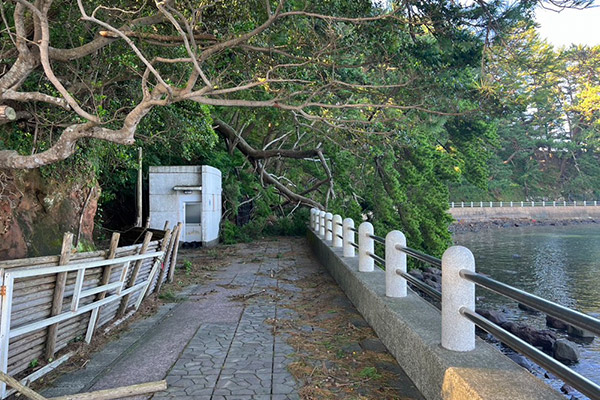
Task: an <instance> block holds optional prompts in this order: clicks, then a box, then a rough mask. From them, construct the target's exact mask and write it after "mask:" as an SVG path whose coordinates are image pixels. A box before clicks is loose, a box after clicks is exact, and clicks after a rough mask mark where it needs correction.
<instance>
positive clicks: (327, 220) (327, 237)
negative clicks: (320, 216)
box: [325, 213, 333, 240]
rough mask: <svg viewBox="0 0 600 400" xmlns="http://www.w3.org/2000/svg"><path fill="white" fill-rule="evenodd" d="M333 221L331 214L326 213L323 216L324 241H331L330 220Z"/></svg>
mask: <svg viewBox="0 0 600 400" xmlns="http://www.w3.org/2000/svg"><path fill="white" fill-rule="evenodd" d="M332 219H333V214H331V213H327V214H325V240H331V238H332V237H333V235H332V232H331V231H332V230H333V229H332V225H333V224H332V223H331V222H332V221H331V220H332Z"/></svg>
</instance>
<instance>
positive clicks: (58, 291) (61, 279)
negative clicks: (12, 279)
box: [46, 232, 73, 360]
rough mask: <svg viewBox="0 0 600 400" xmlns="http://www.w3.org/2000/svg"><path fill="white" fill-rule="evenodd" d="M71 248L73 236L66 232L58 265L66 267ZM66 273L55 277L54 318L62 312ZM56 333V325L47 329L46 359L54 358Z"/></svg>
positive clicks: (52, 315) (52, 312) (51, 313)
mask: <svg viewBox="0 0 600 400" xmlns="http://www.w3.org/2000/svg"><path fill="white" fill-rule="evenodd" d="M72 247H73V234H72V233H71V232H66V233H65V234H64V235H63V242H62V248H61V250H60V259H59V260H58V265H66V264H68V263H69V260H70V259H71V248H72ZM67 274H68V272H60V273H58V274H57V275H56V285H55V286H54V295H53V297H52V308H51V311H50V316H51V317H54V316H55V315H58V314H60V313H61V312H62V307H63V297H64V295H65V286H66V283H67ZM57 333H58V324H53V325H50V326H49V327H48V340H47V341H46V359H47V360H49V359H50V358H53V357H54V351H55V348H56V335H57Z"/></svg>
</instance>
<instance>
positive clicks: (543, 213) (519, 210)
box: [450, 206, 600, 222]
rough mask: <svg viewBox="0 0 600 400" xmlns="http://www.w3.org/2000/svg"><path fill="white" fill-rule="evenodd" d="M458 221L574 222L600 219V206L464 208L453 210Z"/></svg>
mask: <svg viewBox="0 0 600 400" xmlns="http://www.w3.org/2000/svg"><path fill="white" fill-rule="evenodd" d="M450 214H451V215H452V217H454V219H456V220H457V221H475V222H480V221H490V220H499V219H535V220H540V221H543V220H572V219H600V206H585V207H584V206H567V207H562V206H561V207H493V208H488V207H481V208H480V207H464V208H460V207H458V208H451V209H450Z"/></svg>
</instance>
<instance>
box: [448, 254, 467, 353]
mask: <svg viewBox="0 0 600 400" xmlns="http://www.w3.org/2000/svg"><path fill="white" fill-rule="evenodd" d="M461 270H467V271H473V272H474V271H475V258H474V257H473V253H471V251H470V250H469V249H467V248H466V247H463V246H452V247H450V248H449V249H448V250H446V251H445V252H444V255H443V256H442V289H443V290H442V347H443V348H445V349H448V350H453V351H470V350H473V349H475V324H473V322H472V321H470V320H468V319H466V318H464V317H463V316H462V315H461V314H460V311H459V310H460V309H461V308H463V307H465V308H468V309H469V310H474V309H475V284H474V283H473V282H469V281H467V280H466V279H463V278H462V277H461V276H460V271H461Z"/></svg>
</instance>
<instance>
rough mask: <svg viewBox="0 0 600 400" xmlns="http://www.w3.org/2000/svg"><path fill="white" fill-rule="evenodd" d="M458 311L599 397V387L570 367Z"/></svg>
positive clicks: (502, 340) (588, 392) (507, 343)
mask: <svg viewBox="0 0 600 400" xmlns="http://www.w3.org/2000/svg"><path fill="white" fill-rule="evenodd" d="M460 313H461V315H463V316H464V317H465V318H468V319H469V320H470V321H472V322H473V323H475V324H477V326H479V327H480V328H481V329H483V330H485V331H486V332H489V333H490V334H492V335H494V336H495V337H496V338H497V339H498V340H500V341H501V342H502V343H505V344H506V345H508V346H509V347H511V348H512V349H514V350H515V351H517V352H519V353H521V354H523V355H525V356H526V357H529V358H531V359H532V360H533V361H535V362H536V363H537V364H538V365H540V366H541V367H542V368H545V369H547V370H548V371H550V372H552V373H553V374H555V375H556V376H558V377H559V378H562V379H563V380H564V381H565V382H568V383H569V385H572V386H573V387H574V388H576V389H577V390H579V391H580V392H581V393H583V394H585V395H586V396H589V397H590V398H591V399H600V387H599V386H598V385H596V384H595V383H594V382H592V381H590V380H589V379H587V378H585V377H583V376H581V375H579V374H578V373H577V372H575V371H573V370H572V369H571V368H569V367H567V366H565V365H564V364H562V363H560V362H558V361H556V360H555V359H553V358H551V357H549V356H548V355H546V354H545V353H543V352H542V351H540V350H538V349H536V348H535V347H533V346H531V345H530V344H528V343H527V342H525V341H523V340H522V339H519V338H518V337H516V336H515V335H513V334H511V333H509V332H507V331H506V330H505V329H502V328H501V327H499V326H498V325H496V324H494V323H492V322H490V321H488V320H487V319H485V318H483V317H482V316H480V315H478V314H476V313H474V312H473V311H472V310H469V309H466V308H462V309H461V310H460Z"/></svg>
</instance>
